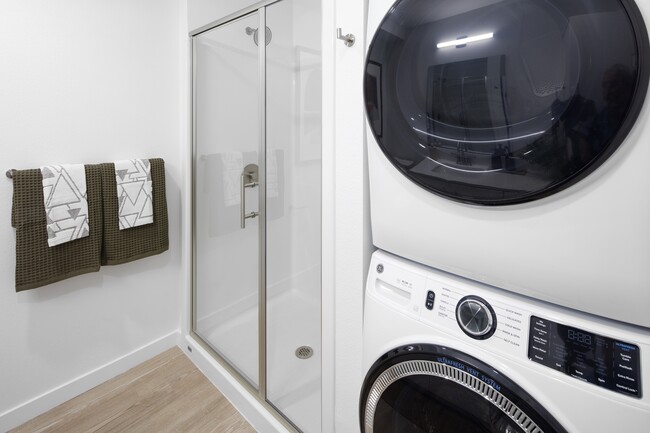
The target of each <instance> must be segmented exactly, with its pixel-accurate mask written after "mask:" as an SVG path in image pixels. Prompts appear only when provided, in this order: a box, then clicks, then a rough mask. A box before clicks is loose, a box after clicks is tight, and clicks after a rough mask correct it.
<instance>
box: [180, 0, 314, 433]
mask: <svg viewBox="0 0 650 433" xmlns="http://www.w3.org/2000/svg"><path fill="white" fill-rule="evenodd" d="M320 18H321V17H320V1H319V0H300V1H298V0H282V1H269V2H266V3H263V4H262V6H260V3H257V4H256V6H255V8H249V9H247V10H244V11H242V12H241V13H239V14H236V15H234V16H231V17H228V18H225V19H223V20H220V21H218V22H216V23H214V24H213V25H210V26H207V27H205V28H202V29H200V30H198V31H196V32H194V33H193V34H192V143H193V255H192V257H193V290H192V310H193V311H192V334H193V335H194V337H195V338H197V340H199V341H200V342H201V343H202V345H203V346H204V347H205V348H206V349H208V351H209V352H210V353H211V354H212V355H213V356H214V357H215V358H216V359H217V361H218V362H220V363H221V364H222V365H224V366H225V367H226V368H227V369H229V371H230V372H231V373H232V374H233V375H234V376H236V377H237V378H238V380H240V382H241V383H242V384H244V385H245V386H246V387H247V388H248V390H249V391H250V392H251V393H252V394H253V395H255V396H256V397H257V398H258V399H259V400H260V401H261V402H262V403H263V404H264V405H266V406H267V408H269V409H270V410H275V411H277V413H278V414H281V415H282V419H283V420H284V421H285V423H286V424H287V426H288V427H292V428H295V429H296V430H299V431H303V432H319V431H320V429H321V427H320V426H321V184H322V181H321V171H322V170H321V118H322V116H321V99H322V98H321V40H320V38H321V32H320V26H321V24H320ZM260 29H265V31H260Z"/></svg>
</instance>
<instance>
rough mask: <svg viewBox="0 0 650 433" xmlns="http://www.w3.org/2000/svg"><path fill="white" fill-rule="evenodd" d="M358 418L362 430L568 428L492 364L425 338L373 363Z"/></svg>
mask: <svg viewBox="0 0 650 433" xmlns="http://www.w3.org/2000/svg"><path fill="white" fill-rule="evenodd" d="M360 419H361V432H362V433H430V432H436V433H542V432H544V433H566V430H565V429H564V428H563V427H562V426H560V424H559V423H558V422H557V421H555V419H554V418H553V417H552V416H551V415H550V414H549V413H548V412H547V411H546V410H545V409H544V408H543V407H542V406H541V405H540V404H539V403H537V402H536V401H535V400H534V399H533V398H532V397H531V396H530V395H528V394H527V393H526V392H525V391H524V390H523V389H521V387H519V386H518V385H517V384H515V383H513V382H512V381H511V380H509V379H508V378H507V377H505V376H503V375H502V374H501V373H499V372H498V371H496V370H495V369H493V368H491V367H490V366H488V365H487V364H485V363H483V362H481V361H479V360H477V359H475V358H473V357H471V356H469V355H466V354H464V353H462V352H458V351H454V350H452V349H449V348H446V347H441V346H435V345H429V344H422V345H413V346H404V347H400V348H399V349H395V350H393V351H391V352H389V353H387V354H385V355H384V356H382V357H381V358H380V359H379V360H378V361H377V362H376V363H375V364H374V365H373V366H372V368H371V369H370V372H369V373H368V375H367V376H366V379H365V382H364V385H363V389H362V392H361V405H360Z"/></svg>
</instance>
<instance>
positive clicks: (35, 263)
mask: <svg viewBox="0 0 650 433" xmlns="http://www.w3.org/2000/svg"><path fill="white" fill-rule="evenodd" d="M85 173H86V199H87V202H88V218H87V219H88V226H89V230H88V231H89V234H88V236H86V237H84V238H81V239H77V240H75V241H74V242H67V243H64V244H61V245H57V246H55V247H50V246H49V245H48V231H47V223H46V221H47V219H46V214H45V206H44V202H45V199H44V195H43V178H42V175H41V171H40V170H38V169H31V170H17V171H16V172H15V173H14V175H13V186H14V194H13V205H12V212H11V225H12V226H13V227H15V228H16V291H17V292H19V291H22V290H28V289H34V288H36V287H41V286H45V285H47V284H51V283H54V282H56V281H60V280H63V279H66V278H70V277H73V276H75V275H81V274H85V273H88V272H96V271H98V270H99V266H100V252H101V244H102V187H101V172H100V167H99V166H98V165H87V166H86V168H85Z"/></svg>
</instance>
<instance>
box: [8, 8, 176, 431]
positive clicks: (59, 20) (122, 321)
mask: <svg viewBox="0 0 650 433" xmlns="http://www.w3.org/2000/svg"><path fill="white" fill-rule="evenodd" d="M182 3H183V2H182V1H179V0H113V1H97V0H95V1H90V0H59V1H56V2H52V1H48V0H14V1H4V2H2V4H1V5H0V59H2V61H1V64H0V101H1V102H0V143H1V145H0V161H2V164H3V167H2V168H1V169H0V170H2V172H3V173H4V170H5V169H8V168H19V169H20V168H34V167H38V166H40V165H42V164H46V163H97V162H106V161H112V160H117V159H126V158H132V157H162V158H164V159H165V161H166V168H167V170H166V173H167V178H166V180H167V200H168V210H169V223H170V227H169V231H170V250H169V251H168V252H166V253H164V254H162V255H158V256H155V257H150V258H146V259H142V260H139V261H136V262H132V263H129V264H125V265H120V266H113V267H102V269H101V270H100V272H97V273H92V274H86V275H82V276H79V277H75V278H71V279H68V280H64V281H62V282H59V283H55V284H52V285H49V286H45V287H42V288H38V289H34V290H30V291H26V292H21V293H15V290H14V280H13V274H14V266H15V258H14V246H15V237H14V230H13V228H12V227H11V225H10V208H11V196H12V184H11V181H10V180H8V179H4V176H3V178H2V180H0V183H2V185H0V221H2V222H3V224H0V245H2V248H1V249H0V324H1V326H0V342H1V343H2V356H0V389H1V390H2V391H1V392H0V431H4V429H5V428H9V427H11V426H12V425H15V424H16V423H17V422H22V421H24V420H25V419H26V417H27V418H28V417H30V416H33V415H36V413H33V412H34V411H40V410H44V409H47V408H48V406H51V405H52V404H57V403H58V402H59V401H58V400H60V399H61V398H65V397H66V396H67V397H68V398H69V397H70V395H68V394H71V393H74V392H79V391H83V390H84V388H87V387H89V386H93V385H94V382H96V381H97V380H99V379H100V378H101V377H100V376H101V374H99V375H98V374H95V373H97V371H98V370H97V369H100V370H102V369H101V368H102V367H104V366H106V365H113V369H112V370H111V372H112V373H115V372H116V369H118V370H119V369H120V368H121V369H123V368H126V367H128V366H129V362H131V361H128V362H123V360H124V359H130V360H132V361H133V362H134V361H135V360H136V358H137V354H138V353H141V354H143V353H145V352H146V354H147V355H149V354H151V352H155V351H159V350H162V349H164V348H165V347H168V346H169V345H170V344H173V343H174V342H175V341H176V339H175V338H176V333H177V330H178V327H179V319H180V315H181V311H180V307H179V304H180V301H181V300H182V299H183V297H182V296H183V295H182V290H183V285H184V283H185V280H184V275H183V272H182V260H181V248H180V246H181V239H180V237H181V227H182V225H183V224H184V221H182V218H181V216H182V214H181V211H180V210H181V194H180V192H181V191H182V190H183V188H184V176H185V169H184V164H185V162H184V155H185V153H184V151H182V149H183V147H184V146H185V145H186V137H185V131H186V128H185V126H184V125H183V123H182V122H183V121H184V120H183V116H184V113H186V112H185V111H184V109H183V108H182V105H183V104H185V102H186V101H185V99H183V91H184V87H183V86H184V85H185V83H182V81H181V76H182V75H183V68H182V67H181V66H179V65H183V62H182V59H181V58H180V53H181V52H183V50H184V49H185V47H184V46H182V45H181V43H182V42H181V41H182V40H183V39H182V38H181V32H182V31H183V32H184V31H185V22H184V18H185V17H184V14H185V9H184V8H183V6H182ZM181 15H182V16H183V21H181ZM134 354H135V355H134ZM142 356H144V355H142ZM93 371H94V372H95V373H92V372H93ZM87 374H90V376H91V377H90V378H89V376H84V375H87ZM93 374H95V375H94V376H93ZM75 383H76V384H77V385H76V386H75V385H74V384H75ZM34 399H36V400H34Z"/></svg>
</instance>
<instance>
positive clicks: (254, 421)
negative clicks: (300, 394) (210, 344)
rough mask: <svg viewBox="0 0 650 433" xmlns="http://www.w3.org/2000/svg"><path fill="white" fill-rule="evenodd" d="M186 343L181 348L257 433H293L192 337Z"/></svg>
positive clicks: (188, 337) (186, 339)
mask: <svg viewBox="0 0 650 433" xmlns="http://www.w3.org/2000/svg"><path fill="white" fill-rule="evenodd" d="M185 343H186V344H182V345H180V346H181V349H182V350H183V351H184V352H185V354H186V355H187V356H188V357H189V358H190V359H191V360H192V362H193V363H194V364H195V365H196V366H197V367H198V369H199V370H201V372H202V373H203V374H204V375H205V376H206V377H207V378H208V379H209V380H210V382H212V384H213V385H214V386H215V387H217V388H218V389H219V391H220V392H221V393H222V394H223V395H224V396H225V397H226V398H227V399H228V401H230V403H231V404H232V405H233V406H234V407H235V408H236V409H237V410H238V411H239V413H241V414H242V416H243V417H244V418H246V420H247V421H248V422H249V423H250V425H251V426H252V427H253V428H254V429H255V431H258V432H268V433H290V430H288V429H287V428H286V427H285V426H284V425H283V424H282V423H281V422H280V421H279V420H278V419H277V418H275V417H274V416H273V415H272V414H271V413H270V412H269V411H268V410H267V409H266V408H265V407H264V406H263V405H262V403H260V402H259V401H258V400H257V399H256V398H255V397H254V396H252V395H251V394H250V393H249V392H248V391H247V390H246V388H244V386H243V385H242V384H240V383H239V382H238V381H237V379H235V378H234V377H233V376H232V375H231V374H230V373H229V372H228V371H227V370H226V369H225V368H224V367H223V366H221V365H220V364H219V363H218V362H217V361H215V360H214V358H213V357H212V356H210V354H209V353H208V352H207V351H206V350H205V349H204V348H203V347H201V345H200V344H199V343H198V342H197V341H195V340H194V338H193V337H192V336H190V335H188V336H186V337H185ZM190 349H191V350H190Z"/></svg>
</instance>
